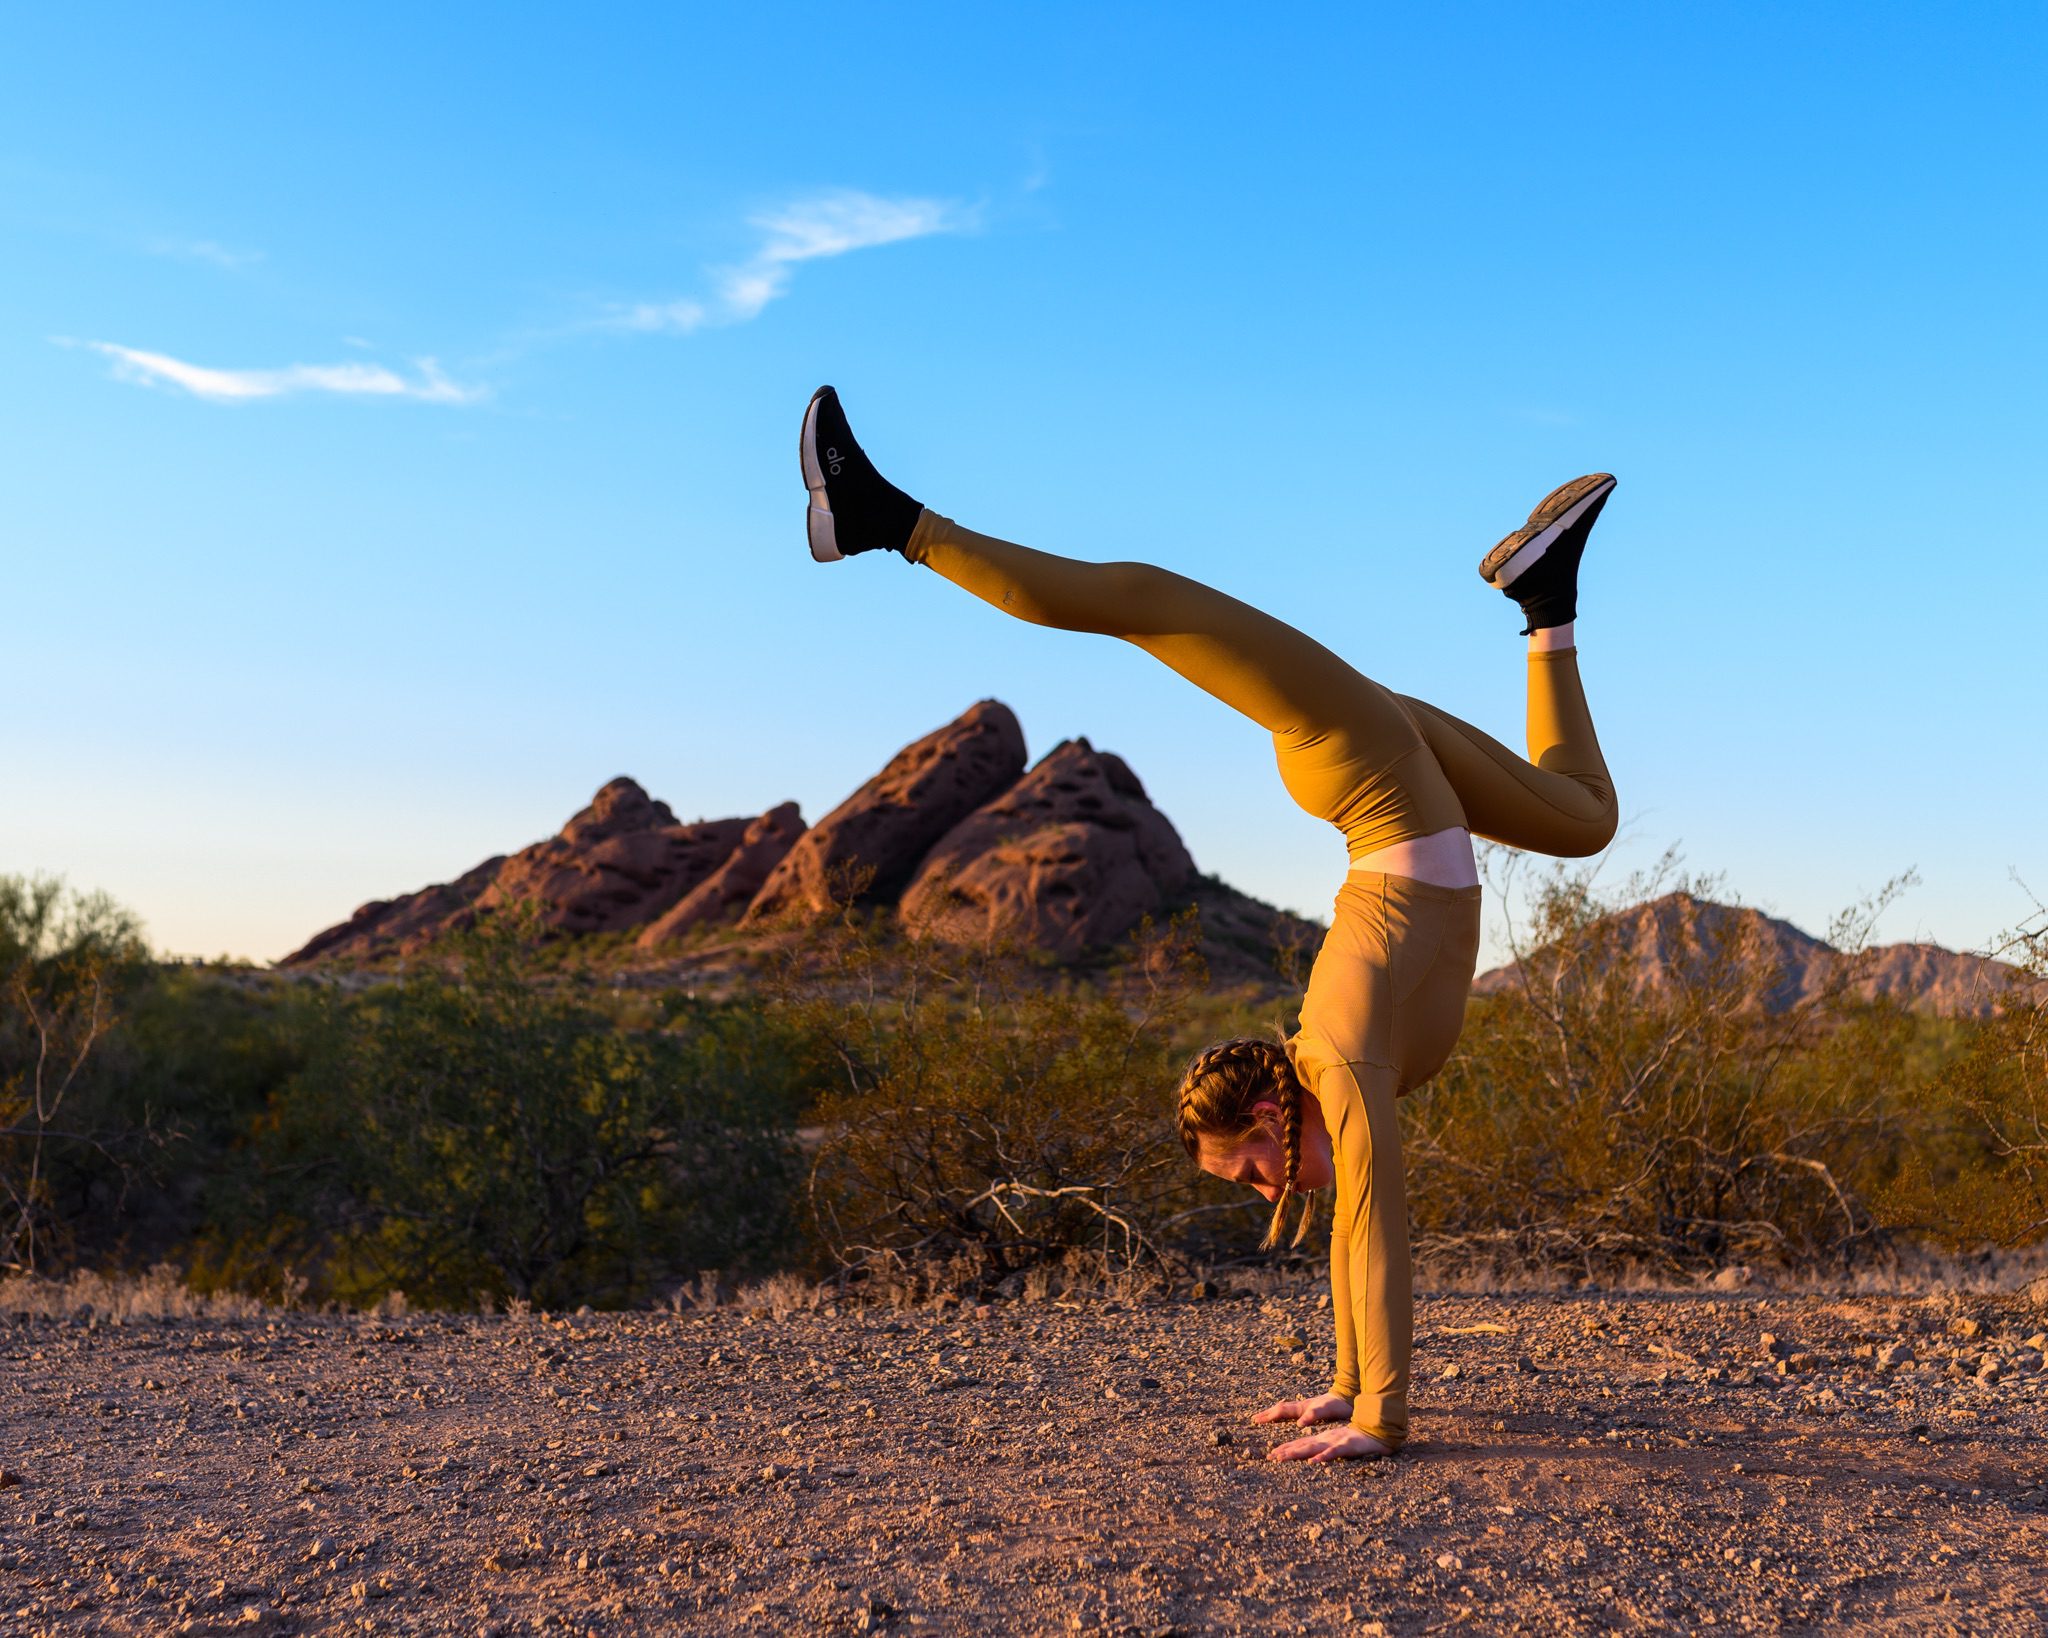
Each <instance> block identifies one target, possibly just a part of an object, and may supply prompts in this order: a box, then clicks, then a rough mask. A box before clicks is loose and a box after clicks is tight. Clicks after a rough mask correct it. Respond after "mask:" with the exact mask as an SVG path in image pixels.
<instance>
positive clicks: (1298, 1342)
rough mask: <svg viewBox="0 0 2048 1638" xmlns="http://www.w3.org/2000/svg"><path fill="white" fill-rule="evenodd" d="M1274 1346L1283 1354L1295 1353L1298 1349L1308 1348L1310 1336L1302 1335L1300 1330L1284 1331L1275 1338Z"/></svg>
mask: <svg viewBox="0 0 2048 1638" xmlns="http://www.w3.org/2000/svg"><path fill="white" fill-rule="evenodd" d="M1273 1346H1274V1347H1276V1348H1278V1349H1279V1350H1280V1351H1281V1352H1282V1353H1283V1354H1286V1353H1293V1352H1295V1351H1296V1350H1297V1349H1301V1348H1306V1347H1307V1346H1308V1338H1306V1337H1304V1336H1303V1335H1301V1333H1300V1332H1298V1331H1283V1332H1281V1333H1280V1335H1278V1336H1277V1337H1275V1338H1274V1339H1273Z"/></svg>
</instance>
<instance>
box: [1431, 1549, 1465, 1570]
mask: <svg viewBox="0 0 2048 1638" xmlns="http://www.w3.org/2000/svg"><path fill="white" fill-rule="evenodd" d="M1436 1567H1437V1568H1438V1569H1439V1570H1451V1571H1457V1570H1462V1569H1464V1567H1465V1561H1464V1560H1463V1559H1462V1558H1460V1557H1459V1556H1458V1555H1457V1554H1456V1553H1438V1554H1437V1555H1436Z"/></svg>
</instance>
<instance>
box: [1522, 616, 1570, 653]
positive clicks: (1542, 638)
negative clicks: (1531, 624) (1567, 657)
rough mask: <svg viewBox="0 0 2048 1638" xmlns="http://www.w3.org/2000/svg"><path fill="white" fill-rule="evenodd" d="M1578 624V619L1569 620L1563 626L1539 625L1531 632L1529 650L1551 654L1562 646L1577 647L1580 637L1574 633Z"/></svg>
mask: <svg viewBox="0 0 2048 1638" xmlns="http://www.w3.org/2000/svg"><path fill="white" fill-rule="evenodd" d="M1577 625H1578V622H1577V621H1575V620H1567V621H1565V623H1564V624H1563V625H1561V626H1541V627H1538V628H1537V629H1536V630H1535V631H1532V632H1530V633H1529V652H1530V653H1531V654H1551V653H1554V652H1556V651H1557V650H1558V649H1561V648H1577V647H1578V646H1579V644H1578V639H1577V638H1576V636H1575V635H1574V631H1575V628H1576V627H1577Z"/></svg>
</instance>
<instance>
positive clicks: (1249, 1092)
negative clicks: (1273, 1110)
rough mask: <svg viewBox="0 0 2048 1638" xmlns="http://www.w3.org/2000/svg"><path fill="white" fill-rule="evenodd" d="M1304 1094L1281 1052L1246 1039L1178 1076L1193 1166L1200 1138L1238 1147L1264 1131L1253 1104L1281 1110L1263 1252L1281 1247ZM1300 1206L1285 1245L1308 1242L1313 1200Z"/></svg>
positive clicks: (1204, 1056)
mask: <svg viewBox="0 0 2048 1638" xmlns="http://www.w3.org/2000/svg"><path fill="white" fill-rule="evenodd" d="M1307 1090H1308V1088H1307V1087H1305V1086H1303V1085H1302V1084H1301V1077H1300V1076H1298V1075H1296V1074H1295V1073H1294V1061H1293V1060H1292V1059H1291V1058H1289V1057H1288V1056H1287V1049H1286V1048H1285V1047H1283V1046H1281V1045H1280V1043H1279V1042H1277V1041H1267V1040H1262V1039H1260V1038H1259V1037H1257V1036H1250V1035H1246V1036H1239V1037H1238V1038H1237V1039H1236V1040H1233V1041H1219V1042H1218V1043H1217V1044H1216V1045H1215V1046H1212V1047H1209V1048H1208V1049H1207V1050H1205V1051H1202V1052H1198V1053H1196V1054H1195V1056H1194V1058H1193V1060H1192V1061H1191V1062H1190V1063H1189V1064H1188V1067H1187V1068H1186V1070H1184V1071H1183V1072H1182V1074H1181V1078H1180V1096H1179V1110H1180V1141H1181V1144H1182V1146H1183V1147H1185V1148H1186V1150H1187V1152H1188V1154H1189V1156H1190V1157H1191V1158H1192V1159H1194V1160H1195V1161H1196V1162H1198V1163H1199V1162H1200V1160H1201V1158H1202V1139H1203V1138H1205V1137H1207V1138H1214V1139H1216V1140H1217V1141H1218V1142H1221V1143H1225V1144H1237V1143H1242V1142H1243V1141H1244V1140H1245V1139H1246V1138H1248V1137H1250V1136H1251V1135H1252V1133H1254V1132H1256V1131H1258V1130H1260V1129H1261V1128H1262V1126H1263V1125H1264V1122H1263V1121H1261V1120H1260V1118H1259V1116H1258V1115H1257V1113H1255V1112H1254V1108H1253V1106H1254V1105H1255V1104H1258V1103H1260V1102H1261V1101H1265V1100H1271V1101H1272V1102H1274V1103H1277V1104H1278V1105H1279V1106H1280V1156H1281V1159H1282V1161H1283V1162H1284V1163H1285V1166H1286V1172H1285V1175H1284V1176H1283V1178H1282V1180H1281V1185H1280V1198H1279V1199H1278V1200H1276V1201H1274V1202H1273V1220H1272V1222H1271V1223H1269V1224H1268V1225H1267V1226H1266V1237H1265V1238H1264V1239H1263V1240H1261V1241H1260V1242H1259V1244H1260V1245H1261V1246H1263V1247H1265V1248H1267V1249H1271V1248H1272V1247H1274V1246H1277V1245H1278V1244H1279V1243H1280V1231H1281V1226H1282V1224H1283V1222H1284V1220H1285V1219H1286V1216H1287V1202H1288V1201H1289V1200H1291V1199H1293V1198H1294V1196H1295V1192H1296V1191H1295V1187H1294V1180H1295V1177H1296V1176H1297V1175H1298V1174H1299V1172H1300V1170H1301V1100H1302V1097H1303V1095H1304V1094H1305V1093H1306V1092H1307ZM1301 1202H1302V1206H1301V1221H1300V1223H1299V1224H1298V1225H1297V1226H1296V1228H1295V1230H1294V1238H1293V1239H1292V1240H1290V1241H1289V1242H1288V1243H1289V1244H1290V1245H1297V1246H1298V1245H1300V1244H1301V1242H1302V1240H1303V1239H1304V1238H1306V1237H1307V1234H1308V1225H1309V1219H1310V1218H1311V1217H1312V1216H1313V1215H1314V1214H1315V1202H1314V1201H1313V1200H1311V1199H1310V1198H1309V1197H1308V1196H1307V1195H1302V1196H1301Z"/></svg>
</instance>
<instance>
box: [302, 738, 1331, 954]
mask: <svg viewBox="0 0 2048 1638" xmlns="http://www.w3.org/2000/svg"><path fill="white" fill-rule="evenodd" d="M849 889H853V890H856V891H857V892H858V894H859V896H860V898H861V900H862V901H863V902H865V903H867V904H869V905H872V906H876V907H880V908H883V909H886V910H888V911H890V912H891V913H893V914H894V915H895V916H896V918H897V919H898V921H899V922H900V924H901V925H902V926H903V927H904V929H905V930H906V931H907V932H910V933H912V934H915V935H917V936H919V937H924V938H934V939H939V940H941V941H945V942H949V943H956V944H974V943H979V942H981V941H982V940H984V939H990V938H1010V939H1015V940H1017V941H1018V942H1020V943H1022V944H1025V945H1027V946H1030V947H1032V948H1035V949H1038V950H1042V951H1044V952H1046V953H1048V954H1050V955H1052V956H1054V957H1057V958H1059V959H1062V960H1075V959H1078V958H1081V957H1083V956H1085V955H1087V954H1089V953H1090V952H1093V951H1099V950H1102V949H1105V948H1107V947H1110V946H1113V945H1115V944H1116V943H1118V942H1119V941H1120V940H1121V939H1122V938H1123V937H1124V936H1125V935H1126V934H1127V933H1129V932H1130V931H1131V930H1132V928H1133V927H1135V926H1136V925H1137V923H1138V922H1139V920H1140V919H1141V918H1143V917H1144V916H1147V915H1151V916H1154V917H1164V916H1167V915H1170V914H1172V913H1173V912H1175V911H1176V910H1179V909H1180V908H1182V907H1184V906H1187V905H1190V904H1193V905H1196V906H1197V907H1198V908H1199V909H1200V911H1201V915H1202V926H1203V932H1204V941H1205V947H1206V953H1207V954H1208V956H1209V959H1210V965H1211V969H1212V971H1215V972H1217V973H1218V975H1219V976H1221V977H1225V978H1239V977H1260V978H1265V979H1270V978H1271V977H1272V976H1273V972H1274V968H1273V962H1274V956H1275V952H1276V950H1278V949H1280V948H1282V947H1286V948H1294V949H1299V948H1300V947H1302V946H1303V945H1304V944H1306V945H1308V946H1310V947H1313V944H1314V941H1315V940H1316V939H1318V938H1319V937H1320V936H1321V933H1322V929H1321V928H1320V927H1319V926H1317V925H1316V924H1314V923H1312V922H1306V921H1303V920H1301V919H1300V918H1298V917H1294V916H1290V915H1287V914H1286V913H1285V912H1282V911H1280V910H1277V909H1275V908H1274V907H1273V906H1271V905H1268V904H1264V903H1262V902H1260V901H1259V900H1257V899H1254V898H1252V897H1251V896H1250V895H1248V894H1244V893H1240V892H1238V891H1237V890H1236V889H1234V888H1231V887H1229V886H1227V885H1226V884H1224V883H1222V882H1219V881H1216V880H1215V879H1214V878H1211V877H1205V876H1201V875H1199V874H1198V873H1197V871H1196V869H1195V864H1194V860H1193V859H1192V858H1190V857H1189V855H1188V851H1187V848H1186V847H1185V846H1184V845H1183V844H1182V842H1181V839H1180V834H1179V832H1178V831H1176V830H1175V829H1174V827H1173V824H1172V822H1171V821H1170V820H1168V819H1167V817H1166V816H1165V815H1164V814H1163V813H1161V812H1160V811H1159V810H1158V809H1157V808H1156V807H1154V806H1153V805H1152V802H1151V800H1150V798H1149V797H1147V795H1146V794H1145V787H1144V785H1143V784H1142V783H1141V782H1140V781H1139V779H1138V776H1137V775H1136V774H1135V773H1133V772H1132V771H1131V769H1130V767H1129V766H1128V765H1127V764H1126V763H1125V762H1124V761H1123V760H1122V758H1120V757H1117V756H1113V755H1111V754H1110V753H1108V752H1105V751H1097V750H1096V749H1095V748H1094V747H1093V746H1092V745H1090V744H1089V743H1088V741H1087V740H1085V739H1073V740H1064V741H1062V742H1061V743H1060V744H1058V745H1056V746H1054V747H1053V749H1052V750H1051V751H1049V752H1048V753H1047V754H1046V755H1045V756H1044V757H1043V758H1041V759H1040V760H1039V762H1038V763H1037V764H1036V765H1035V766H1033V767H1030V768H1027V767H1026V766H1025V756H1024V732H1023V729H1022V727H1021V726H1020V725H1019V724H1018V722H1017V718H1016V715H1015V713H1014V712H1012V711H1011V710H1010V708H1009V707H1008V706H1006V705H1004V704H1002V703H1000V702H999V701H996V700H983V701H981V702H980V703H978V704H976V705H974V706H971V707H970V708H969V709H968V710H967V711H965V712H963V713H962V714H961V715H960V716H959V717H957V718H955V719H954V720H953V721H952V722H950V723H947V724H946V725H945V726H944V727H942V728H939V729H936V730H934V731H933V732H932V733H930V734H927V735H925V737H924V738H922V739H920V740H917V741H916V742H914V743H913V744H910V745H907V746H905V747H904V748H903V749H902V750H901V751H899V752H897V753H896V755H895V756H893V757H892V758H890V760H889V762H888V763H887V764H886V765H885V766H884V767H883V768H882V769H881V770H880V772H878V773H877V774H876V775H875V776H874V777H873V778H872V779H870V780H868V781H867V782H866V783H865V784H863V785H862V786H861V787H860V788H859V789H858V790H856V791H854V792H853V794H852V795H850V796H848V797H847V799H846V800H845V801H844V802H841V803H840V804H839V806H837V807H836V808H834V809H833V810H832V811H831V812H830V813H828V814H826V815H825V817H824V818H822V819H820V820H819V821H818V822H817V823H816V824H815V825H810V826H806V825H805V823H804V821H803V818H802V816H801V815H800V814H799V813H798V811H797V807H796V804H795V803H793V802H785V803H783V804H782V805H781V806H779V807H775V808H771V809H769V810H768V811H767V812H766V813H763V814H760V815H759V816H757V817H754V818H751V819H749V818H746V817H738V818H730V819H709V820H697V821H694V822H692V823H687V824H686V823H683V822H681V821H679V820H678V819H677V818H676V816H675V813H674V811H673V810H672V809H671V808H670V807H669V805H668V804H667V803H665V802H659V801H656V800H654V799H653V798H652V797H650V796H649V795H648V794H647V792H646V791H645V790H643V789H642V788H641V787H640V786H639V785H638V784H637V783H635V782H634V781H633V780H631V779H625V778H620V779H614V780H612V781H611V782H610V783H609V784H607V785H606V786H605V787H604V788H603V789H602V790H600V791H599V792H598V793H597V795H596V796H595V797H593V798H592V800H591V803H590V805H589V806H588V807H586V808H584V809H583V810H582V811H581V812H579V813H578V814H576V816H575V817H574V818H572V819H571V820H570V821H569V822H568V823H567V824H566V825H564V826H563V827H562V830H561V832H560V834H559V835H556V836H552V837H549V838H548V839H547V840H545V841H541V842H536V843H534V844H533V845H532V846H530V847H526V848H522V849H521V850H520V851H518V852H517V853H513V854H510V855H501V856H499V857H497V858H493V859H487V860H485V861H484V862H483V863H482V864H480V865H477V866H476V867H475V868H473V869H471V870H469V871H467V872H466V873H464V874H463V875H461V876H458V877H457V878H456V879H455V880H453V881H451V882H445V883H439V884H436V885H433V886H430V887H424V888H421V889H420V890H419V891H417V892H414V893H407V894H403V895H401V896H399V897H397V898H393V899H379V900H376V901H373V902H372V903H369V904H366V905H364V906H362V907H361V908H360V909H358V910H357V911H356V912H355V914H354V915H352V916H350V917H349V919H348V920H346V921H344V922H340V923H338V924H337V925H335V926H333V927H330V928H328V929H326V930H325V931H324V932H321V933H318V934H316V935H315V936H314V937H313V938H311V939H310V940H308V941H307V943H306V944H305V945H304V947H303V948H301V949H299V950H296V951H294V952H293V953H292V954H291V955H289V956H287V957H285V959H284V962H283V963H282V965H284V966H287V967H306V966H316V965H323V964H330V963H341V962H347V963H357V962H366V961H367V962H374V961H380V960H384V959H387V958H390V957H398V956H406V955H411V954H414V953H417V952H418V951H420V950H422V949H425V948H427V947H428V946H430V945H432V944H433V943H434V942H435V941H436V940H437V939H440V938H444V937H446V936H447V935H449V934H451V933H455V932H459V931H461V930H462V929H464V928H466V927H468V926H470V925H472V924H473V923H474V922H475V921H476V919H477V918H478V917H479V916H480V915H483V914H485V913H487V912H489V911H491V910H493V909H497V908H500V907H504V906H513V905H519V906H526V907H530V908H531V909H532V910H533V911H534V912H535V914H536V916H537V918H538V920H539V922H540V924H541V926H542V928H543V929H544V930H545V931H546V932H547V933H550V934H556V935H565V934H566V935H574V934H587V933H633V934H635V935H636V936H635V939H634V946H635V949H636V951H637V952H638V953H639V955H640V956H641V957H642V958H643V959H645V960H647V961H649V962H661V961H664V960H668V959H672V958H676V957H679V956H682V955H684V954H686V953H687V952H691V951H693V950H699V951H701V950H702V949H703V948H704V947H705V946H706V944H707V935H711V934H719V935H721V938H720V939H719V940H718V942H719V944H720V945H721V947H722V948H729V947H730V946H731V944H732V943H733V941H734V940H733V935H734V934H735V933H737V934H738V935H739V936H740V938H741V939H742V940H744V938H745V936H746V935H747V934H748V933H749V932H752V931H758V932H761V933H762V934H764V936H765V934H766V933H767V932H768V930H770V929H772V928H773V927H775V926H777V925H778V924H780V923H782V922H784V921H786V920H788V919H790V918H795V919H798V920H801V919H803V918H805V917H809V916H814V915H819V914H823V913H825V912H826V911H828V910H829V909H830V908H831V907H832V906H833V904H834V903H835V902H836V901H837V899H838V898H839V897H840V896H842V895H844V894H845V893H846V892H847V891H848V890H849Z"/></svg>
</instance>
